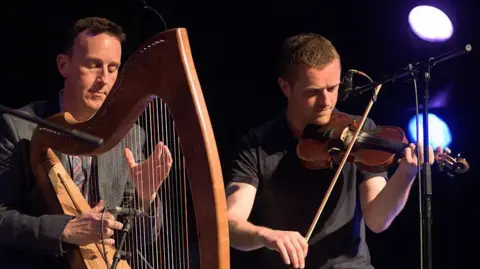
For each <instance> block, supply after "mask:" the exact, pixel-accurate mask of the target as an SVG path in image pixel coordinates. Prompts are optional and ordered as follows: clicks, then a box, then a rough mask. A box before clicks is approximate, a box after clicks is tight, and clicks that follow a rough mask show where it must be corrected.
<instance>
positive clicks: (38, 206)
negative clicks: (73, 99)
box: [0, 100, 145, 268]
mask: <svg viewBox="0 0 480 269" xmlns="http://www.w3.org/2000/svg"><path fill="white" fill-rule="evenodd" d="M20 110H21V111H24V112H27V113H28V114H30V115H36V116H38V117H39V118H42V119H43V118H46V117H48V116H51V115H53V114H55V113H58V112H59V111H60V109H59V105H58V100H51V101H40V102H33V103H31V104H29V105H27V106H25V107H22V108H20ZM35 127H36V124H34V123H31V122H27V121H25V120H23V119H20V118H17V117H14V116H10V115H2V116H1V117H0V268H37V267H38V268H45V266H46V265H48V266H47V267H48V268H67V267H66V263H65V260H64V257H65V256H64V254H65V245H64V244H62V243H61V235H62V232H63V229H64V228H65V226H66V224H67V222H68V221H69V220H70V219H71V218H72V217H70V216H66V215H46V214H45V212H46V211H45V205H44V203H43V200H42V197H41V196H40V193H39V192H38V190H37V188H36V183H35V179H34V177H33V174H32V172H31V168H30V164H29V144H30V138H31V135H32V132H33V131H34V129H35ZM134 134H135V139H132V138H131V137H130V136H131V135H134ZM138 134H141V135H140V136H139V135H138ZM129 138H130V139H129ZM139 138H141V139H139ZM144 138H145V136H144V133H143V131H142V129H141V128H140V127H138V126H136V125H135V126H134V128H132V129H131V130H130V132H129V133H128V134H127V136H126V137H125V139H124V140H122V141H121V142H120V143H119V144H118V145H117V146H116V147H114V148H113V149H112V150H110V151H109V152H107V153H105V154H103V155H101V156H98V158H97V159H96V163H97V168H98V169H94V171H97V172H98V189H99V194H100V198H101V199H103V200H104V202H105V205H106V206H107V207H113V206H123V207H128V206H129V203H131V202H132V199H134V197H135V196H134V195H135V188H134V186H133V184H132V183H131V181H130V178H129V176H130V173H129V170H128V166H127V163H126V160H125V157H124V151H123V150H124V148H125V147H128V148H130V149H131V150H132V152H133V153H134V154H136V153H138V152H142V146H143V143H144ZM129 142H130V143H129ZM134 142H135V143H134ZM57 156H59V157H60V159H61V161H62V163H63V165H64V166H65V168H66V169H67V171H70V170H69V168H70V167H69V166H70V164H69V161H68V157H67V156H65V155H63V154H57ZM135 158H136V159H137V161H141V160H142V159H143V158H144V157H143V156H142V154H138V156H135Z"/></svg>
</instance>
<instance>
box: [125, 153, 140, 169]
mask: <svg viewBox="0 0 480 269" xmlns="http://www.w3.org/2000/svg"><path fill="white" fill-rule="evenodd" d="M124 152H125V159H127V163H128V166H130V168H133V167H135V166H136V165H137V163H136V162H135V157H134V156H133V153H132V151H131V150H130V149H129V148H125V150H124Z"/></svg>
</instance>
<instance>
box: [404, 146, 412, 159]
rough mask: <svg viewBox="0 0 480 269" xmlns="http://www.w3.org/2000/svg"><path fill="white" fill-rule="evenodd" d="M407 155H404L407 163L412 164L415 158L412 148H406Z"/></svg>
mask: <svg viewBox="0 0 480 269" xmlns="http://www.w3.org/2000/svg"><path fill="white" fill-rule="evenodd" d="M404 151H405V153H404V158H405V160H406V161H407V162H412V158H413V153H412V151H413V150H412V147H411V146H410V147H407V148H405V150H404Z"/></svg>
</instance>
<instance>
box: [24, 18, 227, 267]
mask: <svg viewBox="0 0 480 269" xmlns="http://www.w3.org/2000/svg"><path fill="white" fill-rule="evenodd" d="M145 111H147V112H146V113H145ZM144 113H145V114H144ZM47 120H48V121H51V122H53V123H56V124H59V125H60V126H64V127H68V128H74V129H77V130H80V131H84V132H86V133H89V134H92V135H95V136H97V137H100V138H103V140H104V143H103V145H102V146H97V147H96V146H92V145H91V144H89V143H87V142H84V141H79V140H76V139H74V138H73V137H70V136H68V135H64V134H59V133H55V132H53V131H51V130H48V129H45V128H41V127H37V128H36V129H35V132H34V134H33V136H32V140H31V150H30V151H31V154H30V163H31V167H32V170H33V173H34V175H35V178H36V180H37V184H38V186H39V188H40V190H41V192H42V195H43V197H44V200H45V204H46V205H47V207H48V210H49V212H47V213H49V214H67V215H72V216H78V215H80V214H82V213H83V212H86V211H88V210H90V209H91V208H92V205H90V204H89V203H87V200H86V199H85V198H84V197H83V196H82V194H81V192H80V190H79V188H77V187H76V185H75V183H74V182H73V180H72V179H71V177H70V176H69V174H68V173H67V171H66V168H65V166H64V165H62V163H61V162H60V160H59V156H58V155H59V154H58V153H62V154H65V155H82V156H93V157H94V158H95V157H96V156H101V155H102V154H105V153H107V152H109V151H111V150H112V149H114V148H115V147H118V145H119V143H120V142H122V141H123V139H124V138H125V137H126V135H128V134H131V132H132V130H133V129H134V128H133V127H134V126H136V127H139V128H141V130H143V133H144V134H145V135H146V136H147V140H148V139H151V141H150V142H148V143H147V142H145V144H144V148H143V149H145V148H147V151H148V149H150V150H151V149H152V148H153V146H154V145H155V143H156V142H158V141H160V140H161V141H162V142H163V143H165V144H166V145H167V146H168V147H169V149H170V152H171V154H172V157H173V167H172V169H171V172H170V174H169V176H168V178H167V179H166V180H165V181H164V182H163V184H162V185H161V187H160V189H159V190H158V192H157V194H158V200H160V201H161V202H162V205H161V206H162V207H163V210H161V211H162V212H163V221H162V225H161V227H156V228H155V229H157V228H158V229H157V230H156V231H157V232H158V235H156V236H157V238H156V240H155V242H154V243H149V244H151V245H150V248H148V246H145V249H146V250H145V253H147V255H148V257H146V256H145V253H142V254H141V255H142V256H141V257H137V256H136V252H135V251H136V249H135V250H132V251H133V253H130V254H131V255H132V258H133V260H134V261H133V262H132V261H131V260H120V262H119V263H118V265H117V266H116V268H119V269H127V268H155V269H157V268H193V265H190V261H191V260H195V258H194V257H186V256H188V255H189V243H190V241H192V238H189V235H188V233H189V229H190V228H191V227H187V223H188V222H189V221H187V215H188V214H187V213H186V212H187V211H188V209H186V207H187V201H188V200H190V201H191V203H192V204H193V211H192V212H193V213H194V217H195V222H192V223H195V227H193V229H194V230H195V231H196V235H197V240H193V241H197V242H198V251H199V252H198V257H197V262H198V266H199V268H202V269H228V268H229V266H230V265H229V264H230V261H229V258H230V256H229V255H230V254H229V235H228V225H227V217H226V197H225V190H224V182H223V177H222V172H221V166H220V161H219V156H218V151H217V146H216V142H215V137H214V134H213V130H212V125H211V123H210V118H209V115H208V112H207V108H206V104H205V101H204V97H203V93H202V90H201V86H200V83H199V79H198V77H197V73H196V69H195V65H194V62H193V59H192V55H191V50H190V44H189V39H188V35H187V31H186V30H185V29H183V28H177V29H171V30H168V31H165V32H162V33H160V34H158V35H156V36H154V37H152V38H150V39H149V40H148V41H146V42H145V43H143V45H142V46H140V48H138V49H137V50H136V51H134V53H133V54H132V55H131V56H130V57H129V59H128V60H127V62H126V63H125V65H124V67H123V69H122V70H121V71H120V73H119V75H118V79H117V81H116V83H115V84H114V86H113V88H112V90H111V92H110V94H109V95H108V97H107V98H106V100H105V102H104V103H103V105H102V107H101V108H100V109H99V111H98V112H97V113H96V114H95V115H94V116H93V117H92V118H91V119H89V120H88V121H85V122H77V121H76V120H75V119H74V118H73V117H72V116H71V115H70V114H69V113H59V114H56V115H53V116H51V117H49V118H48V119H47ZM139 122H140V123H139ZM145 155H146V156H145V157H148V156H149V155H148V154H147V153H145ZM112 169H116V167H112ZM187 196H188V197H187ZM134 206H136V207H137V208H138V209H142V208H141V206H142V205H140V204H136V205H134ZM151 208H153V210H156V208H157V207H155V206H153V205H152V206H151ZM135 221H138V223H135V222H134V223H133V227H132V229H135V226H136V227H139V225H140V227H142V226H141V225H142V221H144V222H145V220H144V219H143V220H142V219H138V220H137V219H135ZM190 226H192V225H190ZM179 231H180V232H179ZM141 232H142V229H140V233H141ZM135 236H137V237H136V238H134V237H135ZM143 236H144V235H143ZM131 237H132V238H133V239H132V241H135V243H131V242H129V243H127V244H126V245H127V246H135V245H137V246H138V244H140V245H141V244H145V245H146V244H147V243H145V242H142V240H144V239H151V238H143V239H142V238H141V237H142V235H140V236H138V234H137V235H135V234H132V235H131ZM138 237H140V239H139V238H138ZM139 240H140V242H138V241H139ZM118 243H119V242H118V239H117V240H116V246H115V247H113V246H112V247H108V246H107V247H105V245H103V244H94V243H92V244H89V245H86V246H78V247H77V246H75V247H74V250H73V251H72V252H71V253H70V257H69V259H70V262H71V265H72V268H75V269H77V268H89V269H90V268H111V264H112V260H113V255H114V254H115V253H116V251H117V250H118V246H117V244H118ZM103 247H105V249H104V248H103ZM141 248H142V247H141ZM142 249H143V248H142ZM104 250H105V251H106V253H104ZM105 254H106V255H105ZM196 268H198V267H196Z"/></svg>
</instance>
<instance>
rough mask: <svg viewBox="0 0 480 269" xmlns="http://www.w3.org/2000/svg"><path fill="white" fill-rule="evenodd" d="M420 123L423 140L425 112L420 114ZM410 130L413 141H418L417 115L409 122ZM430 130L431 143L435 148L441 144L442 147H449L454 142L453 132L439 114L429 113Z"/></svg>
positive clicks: (429, 138)
mask: <svg viewBox="0 0 480 269" xmlns="http://www.w3.org/2000/svg"><path fill="white" fill-rule="evenodd" d="M419 121H420V122H419V123H420V125H419V126H420V128H419V129H420V142H422V141H423V114H420V115H419ZM408 130H409V133H410V137H411V139H412V141H413V142H416V141H417V123H416V116H415V115H414V116H413V117H412V119H411V120H410V122H409V123H408ZM428 131H429V136H428V140H429V144H430V146H432V147H433V149H435V148H436V147H438V146H440V147H442V148H445V147H448V146H449V145H450V143H451V142H452V134H451V133H450V129H449V128H448V125H447V123H445V121H443V120H442V119H440V118H439V117H438V116H436V115H434V114H431V113H429V114H428Z"/></svg>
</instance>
